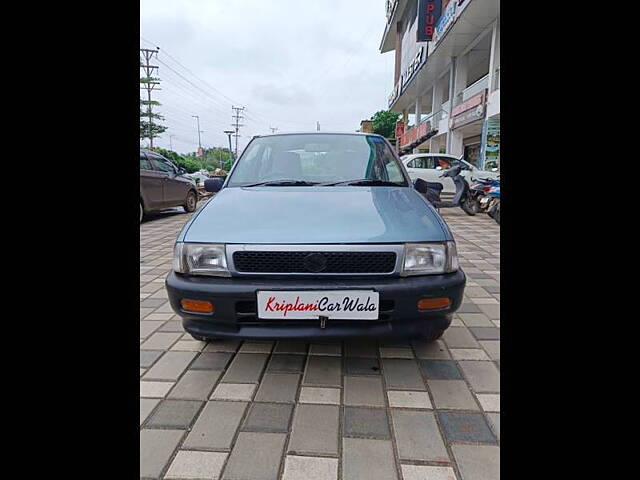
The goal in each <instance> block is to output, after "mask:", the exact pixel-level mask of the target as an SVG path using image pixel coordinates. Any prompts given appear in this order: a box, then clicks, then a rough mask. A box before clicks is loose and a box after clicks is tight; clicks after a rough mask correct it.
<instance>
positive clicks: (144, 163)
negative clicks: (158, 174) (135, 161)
mask: <svg viewBox="0 0 640 480" xmlns="http://www.w3.org/2000/svg"><path fill="white" fill-rule="evenodd" d="M140 170H153V167H152V166H151V162H150V161H149V159H148V158H147V156H146V155H145V154H144V152H140Z"/></svg>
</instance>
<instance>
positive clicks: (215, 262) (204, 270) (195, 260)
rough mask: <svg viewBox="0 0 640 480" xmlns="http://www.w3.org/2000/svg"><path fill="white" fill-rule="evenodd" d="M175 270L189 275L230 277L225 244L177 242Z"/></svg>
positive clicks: (174, 251) (174, 260)
mask: <svg viewBox="0 0 640 480" xmlns="http://www.w3.org/2000/svg"><path fill="white" fill-rule="evenodd" d="M173 270H174V271H175V272H177V273H186V274H189V275H210V276H216V277H229V276H230V275H231V274H230V273H229V269H228V268H227V255H226V252H225V246H224V244H214V243H184V242H177V243H176V245H175V247H174V250H173Z"/></svg>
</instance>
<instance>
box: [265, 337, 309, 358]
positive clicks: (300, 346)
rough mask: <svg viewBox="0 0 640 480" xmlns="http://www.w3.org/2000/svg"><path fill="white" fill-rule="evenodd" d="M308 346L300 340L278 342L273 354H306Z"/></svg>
mask: <svg viewBox="0 0 640 480" xmlns="http://www.w3.org/2000/svg"><path fill="white" fill-rule="evenodd" d="M308 349H309V344H308V343H307V342H304V341H302V340H279V341H278V343H276V348H275V349H274V350H273V353H298V354H302V355H306V354H307V350H308Z"/></svg>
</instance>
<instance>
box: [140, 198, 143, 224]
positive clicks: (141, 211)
mask: <svg viewBox="0 0 640 480" xmlns="http://www.w3.org/2000/svg"><path fill="white" fill-rule="evenodd" d="M143 217H144V208H142V202H140V223H142V218H143Z"/></svg>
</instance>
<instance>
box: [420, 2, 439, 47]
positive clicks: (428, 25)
mask: <svg viewBox="0 0 640 480" xmlns="http://www.w3.org/2000/svg"><path fill="white" fill-rule="evenodd" d="M441 6H442V3H441V0H418V29H417V32H416V41H418V42H429V41H431V40H432V39H433V34H434V33H435V27H436V24H437V23H438V20H439V19H440V13H441Z"/></svg>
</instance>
